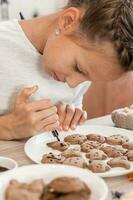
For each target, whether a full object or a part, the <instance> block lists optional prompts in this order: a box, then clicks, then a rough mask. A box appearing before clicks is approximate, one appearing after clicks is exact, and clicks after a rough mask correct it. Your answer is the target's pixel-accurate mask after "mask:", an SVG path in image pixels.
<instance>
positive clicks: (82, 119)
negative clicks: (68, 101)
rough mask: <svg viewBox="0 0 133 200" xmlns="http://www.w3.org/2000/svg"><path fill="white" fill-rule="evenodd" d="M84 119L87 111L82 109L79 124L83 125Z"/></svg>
mask: <svg viewBox="0 0 133 200" xmlns="http://www.w3.org/2000/svg"><path fill="white" fill-rule="evenodd" d="M86 120H87V112H86V111H83V114H82V116H81V118H80V120H79V125H83V124H84V122H85V121H86Z"/></svg>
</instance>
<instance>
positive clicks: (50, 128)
mask: <svg viewBox="0 0 133 200" xmlns="http://www.w3.org/2000/svg"><path fill="white" fill-rule="evenodd" d="M58 128H59V122H58V121H57V122H55V123H53V124H49V125H47V126H45V127H43V128H42V129H41V132H44V131H54V130H55V129H58Z"/></svg>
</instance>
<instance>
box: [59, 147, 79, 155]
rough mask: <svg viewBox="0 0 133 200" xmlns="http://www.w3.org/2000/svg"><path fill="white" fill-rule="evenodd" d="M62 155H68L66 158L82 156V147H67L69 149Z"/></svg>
mask: <svg viewBox="0 0 133 200" xmlns="http://www.w3.org/2000/svg"><path fill="white" fill-rule="evenodd" d="M61 155H62V156H64V157H66V158H70V157H80V156H81V148H80V146H79V147H74V148H70V149H67V150H65V151H63V152H62V153H61Z"/></svg>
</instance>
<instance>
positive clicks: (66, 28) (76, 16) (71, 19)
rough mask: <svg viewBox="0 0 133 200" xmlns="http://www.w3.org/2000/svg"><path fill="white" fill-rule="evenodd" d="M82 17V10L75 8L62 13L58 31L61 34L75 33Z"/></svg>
mask: <svg viewBox="0 0 133 200" xmlns="http://www.w3.org/2000/svg"><path fill="white" fill-rule="evenodd" d="M81 15H82V12H81V10H80V9H78V8H75V7H70V8H67V9H65V10H64V11H63V12H61V14H60V16H59V19H58V29H59V30H60V33H70V32H71V31H73V30H74V29H75V28H76V27H77V25H78V23H79V21H80V19H81Z"/></svg>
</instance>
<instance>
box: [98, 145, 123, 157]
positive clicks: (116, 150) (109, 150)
mask: <svg viewBox="0 0 133 200" xmlns="http://www.w3.org/2000/svg"><path fill="white" fill-rule="evenodd" d="M100 150H102V151H104V153H106V154H107V156H108V157H112V158H116V157H121V156H123V155H124V154H125V153H126V152H127V151H125V149H123V148H122V147H117V146H115V147H113V146H102V147H101V148H100Z"/></svg>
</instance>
